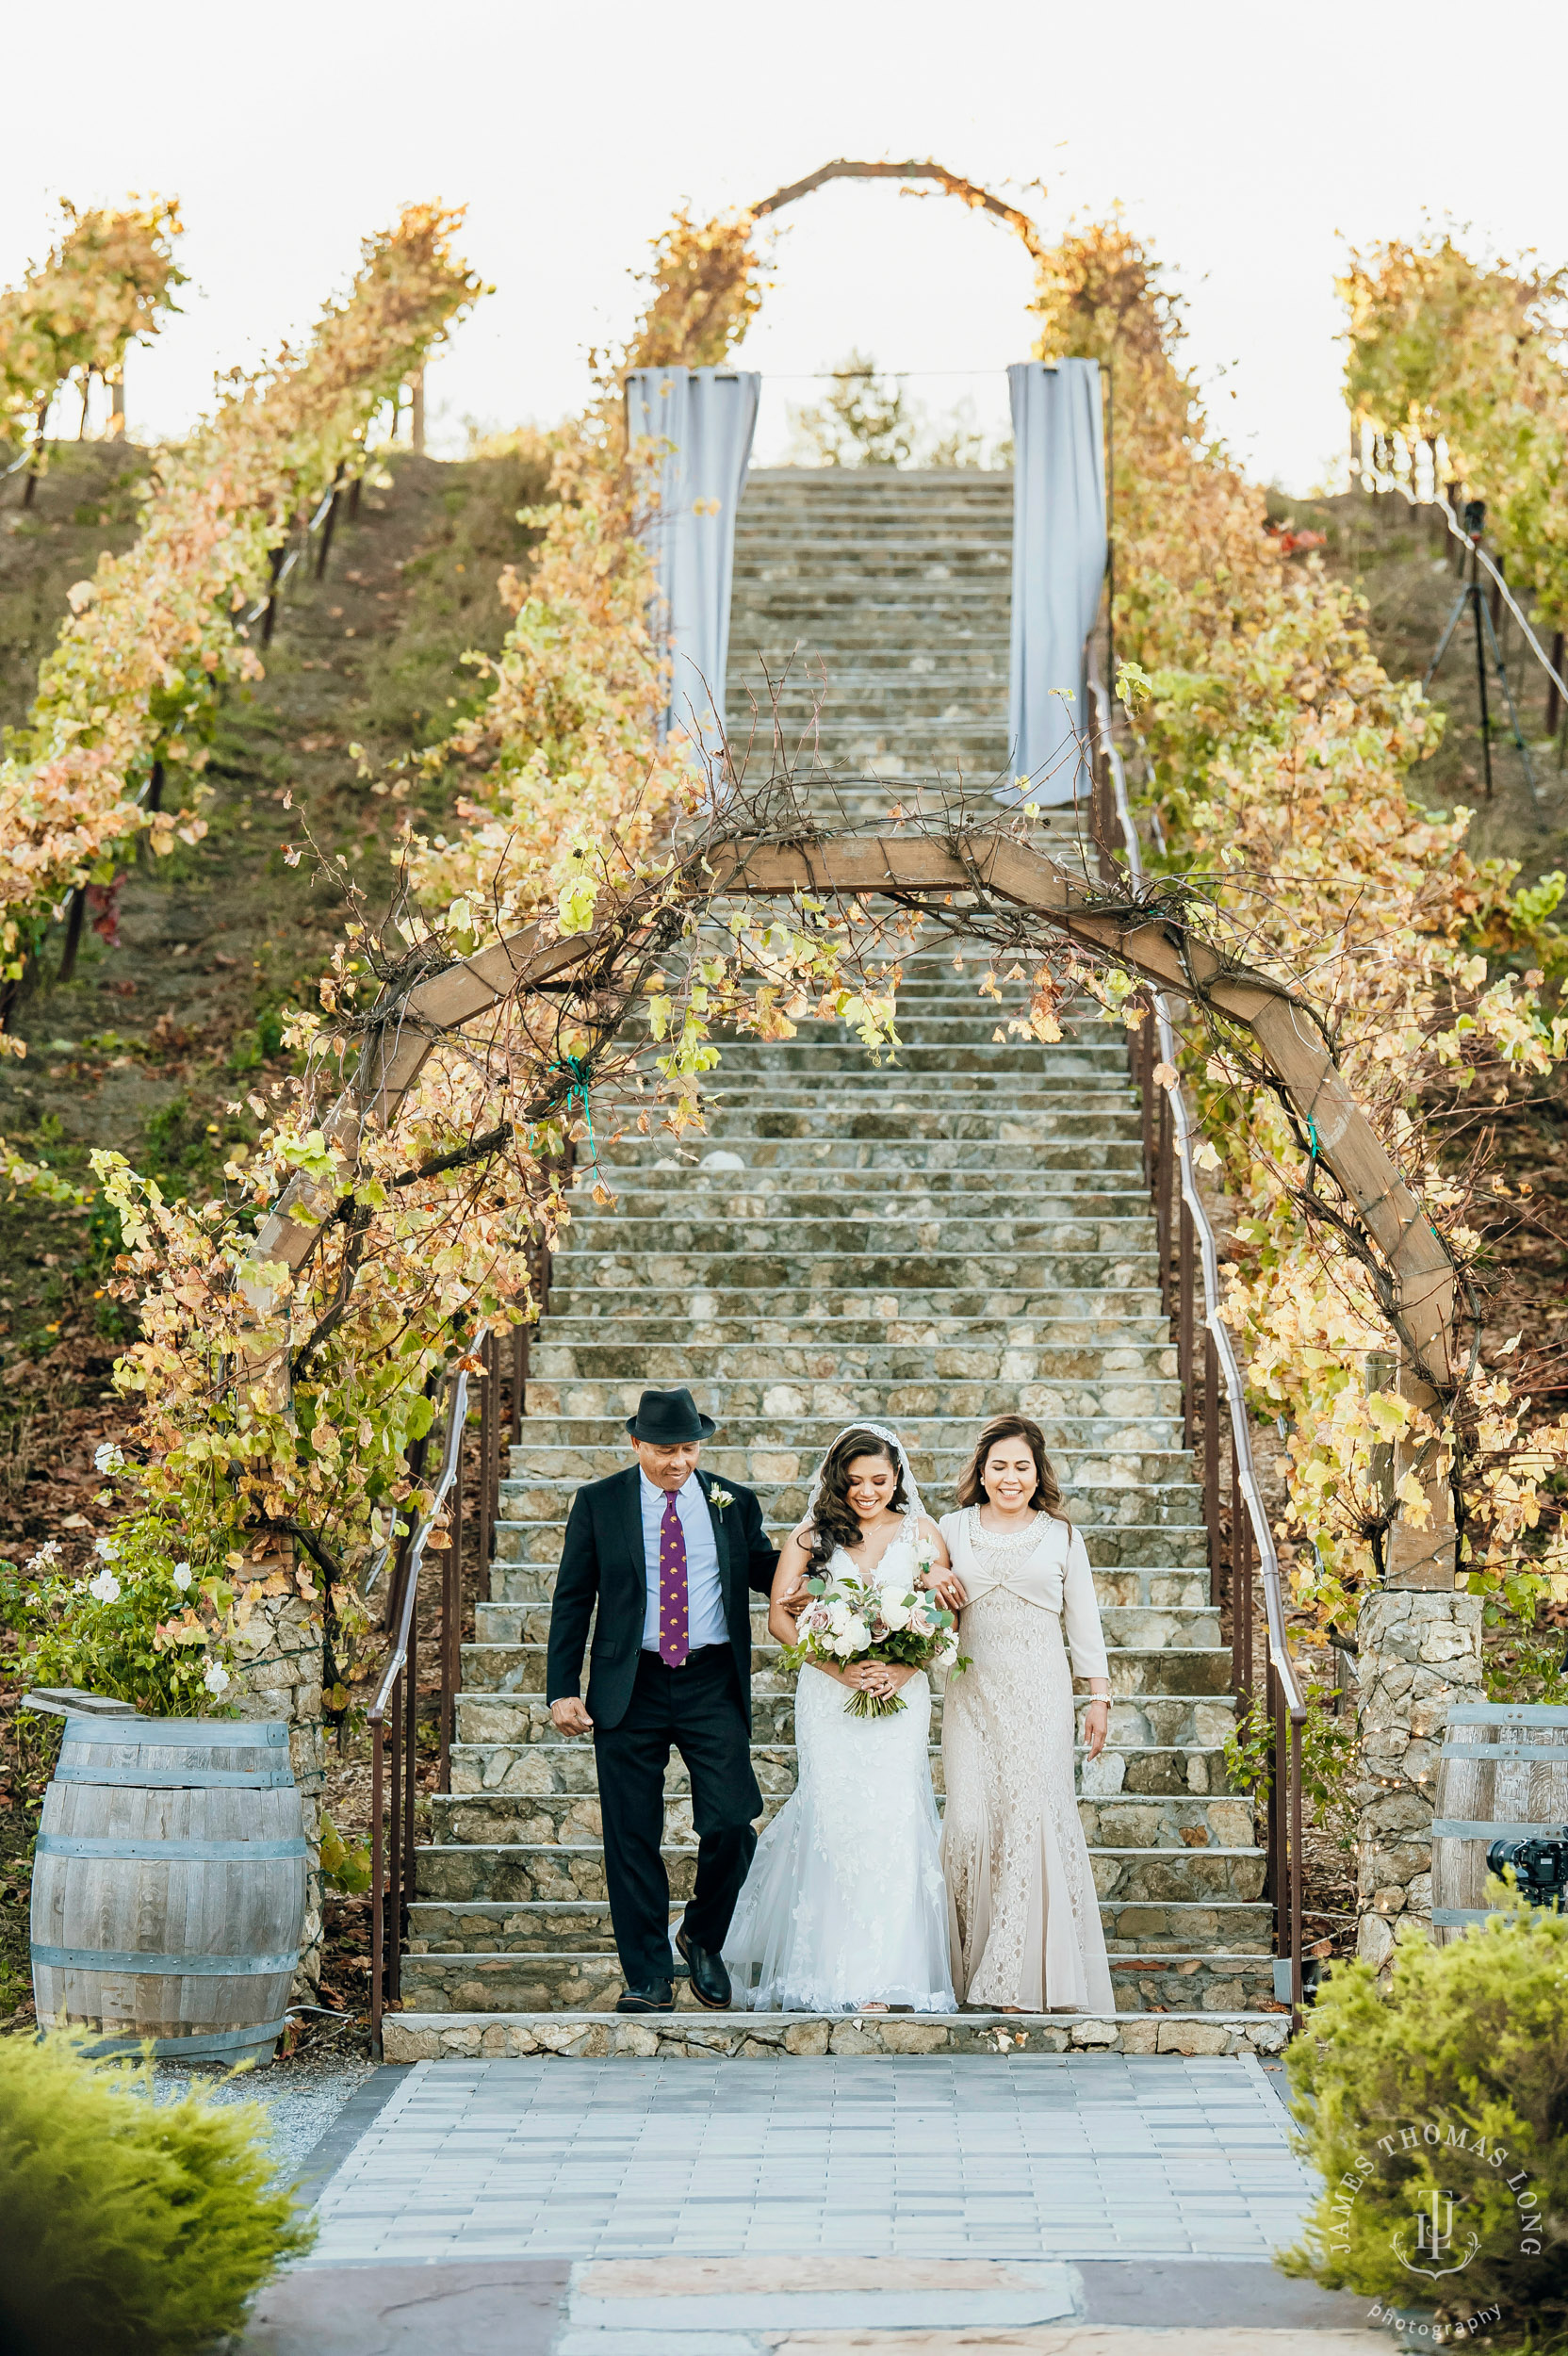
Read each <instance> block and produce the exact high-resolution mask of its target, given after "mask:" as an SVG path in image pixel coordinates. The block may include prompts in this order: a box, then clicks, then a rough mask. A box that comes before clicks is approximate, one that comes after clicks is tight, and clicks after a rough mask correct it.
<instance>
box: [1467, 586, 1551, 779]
mask: <svg viewBox="0 0 1568 2356" xmlns="http://www.w3.org/2000/svg"><path fill="white" fill-rule="evenodd" d="M1481 612H1482V614H1484V615H1485V616H1486V637H1487V644H1488V645H1489V646H1491V648H1492V661H1493V663H1494V664H1495V668H1496V673H1497V683H1498V685H1499V686H1500V687H1501V688H1502V691H1503V700H1504V702H1505V703H1506V704H1507V705H1508V716H1509V719H1510V721H1511V724H1512V728H1513V741H1514V743H1515V744H1517V745H1518V747H1519V758H1520V760H1521V761H1523V762H1524V764H1525V782H1526V784H1527V786H1528V787H1529V790H1530V799H1531V801H1532V802H1535V803H1537V804H1539V802H1540V800H1541V796H1540V794H1538V793H1537V791H1536V785H1535V767H1534V764H1533V762H1532V761H1531V760H1530V748H1529V746H1528V745H1527V744H1526V742H1525V732H1524V730H1523V728H1521V727H1520V726H1519V712H1518V709H1517V707H1516V705H1515V703H1514V700H1513V689H1512V687H1511V685H1510V683H1509V676H1508V666H1507V664H1506V663H1504V661H1503V650H1502V648H1501V646H1499V645H1498V644H1497V628H1496V624H1495V622H1494V621H1493V619H1492V610H1491V608H1490V606H1488V605H1487V604H1486V602H1485V601H1484V599H1483V600H1482V604H1481Z"/></svg>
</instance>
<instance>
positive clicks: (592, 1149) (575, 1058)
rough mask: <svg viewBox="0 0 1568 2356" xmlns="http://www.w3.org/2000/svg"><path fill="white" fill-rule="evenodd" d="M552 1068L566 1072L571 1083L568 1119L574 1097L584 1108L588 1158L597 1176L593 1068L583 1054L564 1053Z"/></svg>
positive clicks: (567, 1108) (567, 1106) (568, 1095)
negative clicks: (590, 1097)
mask: <svg viewBox="0 0 1568 2356" xmlns="http://www.w3.org/2000/svg"><path fill="white" fill-rule="evenodd" d="M550 1070H551V1071H552V1072H564V1073H565V1075H566V1078H567V1080H568V1082H569V1083H570V1085H569V1087H568V1088H567V1090H566V1119H567V1121H568V1122H570V1121H571V1117H572V1103H573V1100H574V1098H575V1099H576V1101H577V1102H578V1104H580V1106H581V1108H582V1118H583V1121H584V1123H585V1124H586V1127H587V1130H588V1158H589V1161H590V1162H591V1164H592V1166H593V1171H594V1175H595V1177H597V1176H598V1174H599V1149H598V1147H597V1146H596V1144H595V1142H594V1114H593V1108H592V1106H591V1105H590V1104H589V1102H588V1087H589V1082H590V1081H591V1080H592V1078H593V1071H592V1068H591V1066H590V1065H589V1064H588V1062H587V1061H586V1059H585V1058H584V1057H583V1056H581V1055H562V1056H560V1057H559V1058H558V1059H557V1060H556V1062H554V1063H552V1064H551V1066H550Z"/></svg>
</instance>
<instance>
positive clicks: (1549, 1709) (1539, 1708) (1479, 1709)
mask: <svg viewBox="0 0 1568 2356" xmlns="http://www.w3.org/2000/svg"><path fill="white" fill-rule="evenodd" d="M1448 1724H1449V1725H1450V1726H1489V1725H1495V1726H1562V1727H1564V1728H1568V1710H1561V1709H1559V1708H1558V1707H1557V1706H1556V1705H1555V1704H1553V1703H1550V1702H1462V1703H1461V1704H1460V1706H1459V1708H1458V1709H1457V1710H1449V1712H1448Z"/></svg>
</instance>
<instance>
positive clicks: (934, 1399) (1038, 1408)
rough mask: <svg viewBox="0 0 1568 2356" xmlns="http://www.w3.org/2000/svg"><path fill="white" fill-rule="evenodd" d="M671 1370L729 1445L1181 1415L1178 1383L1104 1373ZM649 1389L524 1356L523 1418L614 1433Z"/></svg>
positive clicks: (1159, 1422) (1159, 1421)
mask: <svg viewBox="0 0 1568 2356" xmlns="http://www.w3.org/2000/svg"><path fill="white" fill-rule="evenodd" d="M541 1354H542V1353H541ZM556 1354H557V1353H552V1355H556ZM706 1354H707V1355H709V1356H712V1355H713V1354H714V1353H712V1352H711V1351H710V1352H708V1353H706ZM672 1365H673V1366H674V1368H675V1370H676V1372H677V1373H678V1376H679V1377H682V1378H684V1382H685V1383H686V1384H687V1385H689V1386H690V1387H691V1389H692V1391H693V1393H694V1396H695V1398H696V1401H697V1405H698V1406H699V1407H701V1408H702V1409H703V1410H704V1411H705V1412H706V1413H707V1414H708V1415H711V1416H712V1417H713V1419H714V1421H715V1422H716V1423H717V1424H718V1425H719V1426H720V1428H721V1430H723V1431H725V1432H727V1433H728V1434H729V1436H730V1438H731V1439H734V1438H737V1437H738V1436H739V1435H740V1433H741V1432H742V1430H743V1428H744V1427H745V1426H746V1425H748V1424H751V1423H754V1422H757V1421H759V1420H760V1421H762V1422H763V1423H764V1424H767V1423H772V1422H773V1421H775V1420H776V1419H777V1418H784V1419H787V1420H791V1421H793V1420H798V1419H800V1418H804V1417H811V1418H814V1419H820V1420H822V1421H825V1422H830V1423H833V1424H834V1425H835V1426H837V1427H841V1426H842V1425H844V1424H846V1423H851V1422H853V1421H854V1420H855V1418H856V1417H857V1416H860V1415H870V1416H872V1417H874V1419H875V1420H876V1421H877V1422H879V1423H888V1422H892V1423H896V1424H900V1425H902V1424H903V1423H905V1422H912V1421H914V1420H915V1419H916V1418H919V1419H921V1420H926V1419H928V1418H931V1417H933V1416H936V1415H940V1416H942V1418H943V1419H944V1420H945V1421H947V1422H949V1423H954V1424H958V1425H962V1426H965V1427H968V1426H970V1425H972V1423H973V1421H974V1419H975V1417H976V1416H984V1415H1000V1414H1003V1413H1005V1412H1009V1411H1010V1412H1014V1413H1017V1414H1019V1415H1033V1416H1034V1417H1035V1418H1036V1420H1037V1421H1038V1422H1041V1423H1046V1422H1049V1423H1052V1424H1053V1425H1054V1427H1055V1428H1056V1429H1057V1430H1058V1431H1060V1430H1061V1429H1062V1428H1063V1418H1065V1417H1067V1416H1074V1417H1077V1418H1079V1419H1094V1420H1096V1421H1098V1422H1105V1423H1110V1424H1113V1425H1115V1426H1116V1427H1118V1428H1120V1427H1122V1426H1124V1425H1125V1424H1126V1423H1127V1422H1128V1421H1129V1420H1130V1419H1131V1418H1132V1417H1133V1416H1135V1415H1136V1416H1139V1417H1141V1418H1143V1419H1144V1428H1145V1429H1146V1430H1149V1431H1153V1430H1159V1431H1161V1432H1166V1433H1172V1432H1176V1431H1178V1429H1179V1426H1180V1420H1181V1413H1182V1392H1181V1385H1180V1383H1176V1382H1174V1381H1165V1382H1154V1381H1151V1380H1150V1379H1148V1378H1147V1377H1144V1378H1141V1379H1140V1378H1138V1377H1135V1376H1128V1375H1124V1374H1111V1375H1106V1376H1105V1377H1104V1378H1103V1381H1101V1382H1099V1383H1071V1382H1070V1381H1058V1382H1054V1383H1041V1382H1037V1381H1035V1382H1020V1381H1019V1380H1018V1379H1017V1378H1016V1377H1015V1378H1014V1379H1013V1381H1011V1382H1010V1383H1007V1384H1005V1385H1004V1386H1003V1388H1002V1389H1001V1391H1000V1392H999V1391H998V1388H997V1385H996V1384H995V1383H990V1382H985V1381H980V1382H971V1383H954V1382H951V1381H943V1380H942V1379H940V1378H939V1377H934V1376H932V1375H931V1374H930V1373H929V1372H928V1373H927V1374H926V1378H925V1379H924V1380H923V1381H912V1382H910V1381H907V1382H902V1383H900V1382H896V1381H895V1382H859V1383H857V1382H855V1381H853V1380H846V1379H845V1378H843V1377H841V1376H839V1377H833V1376H828V1377H820V1378H817V1379H814V1380H812V1379H808V1378H805V1377H802V1378H799V1379H791V1378H784V1379H780V1377H779V1375H778V1373H777V1370H776V1367H770V1368H769V1369H768V1371H767V1372H766V1373H764V1374H762V1375H760V1376H755V1377H753V1378H751V1379H750V1380H747V1379H746V1378H744V1377H743V1376H738V1375H725V1376H714V1375H712V1374H709V1373H706V1372H704V1371H703V1370H701V1369H699V1368H698V1367H696V1366H693V1365H692V1364H691V1363H690V1356H689V1353H687V1352H685V1351H680V1352H678V1353H676V1354H675V1355H674V1356H673V1358H672ZM650 1385H651V1386H653V1387H659V1385H658V1378H657V1376H655V1375H653V1374H650V1373H649V1372H648V1370H647V1367H646V1364H644V1365H642V1366H638V1368H637V1371H636V1373H635V1374H634V1375H632V1376H630V1377H629V1378H627V1379H623V1380H622V1381H621V1382H618V1383H616V1382H601V1383H594V1382H587V1381H584V1380H582V1379H580V1378H579V1379H578V1380H575V1381H574V1380H571V1379H570V1378H569V1377H568V1378H567V1379H558V1380H556V1381H553V1382H552V1381H551V1380H549V1379H548V1369H547V1368H544V1367H541V1368H540V1369H539V1370H538V1371H537V1372H535V1370H534V1367H533V1364H532V1358H531V1357H530V1366H529V1384H528V1419H529V1421H530V1422H533V1421H534V1420H535V1419H538V1420H540V1421H543V1420H544V1419H545V1418H546V1417H548V1416H554V1415H559V1416H564V1417H568V1418H572V1419H576V1420H581V1419H583V1418H586V1417H592V1418H597V1419H603V1418H608V1419H609V1420H610V1421H611V1422H612V1423H613V1426H614V1428H615V1430H616V1432H619V1430H620V1428H621V1427H622V1425H623V1424H624V1422H625V1419H626V1417H627V1416H628V1415H630V1414H631V1413H632V1411H633V1410H634V1409H635V1407H636V1405H637V1401H638V1399H639V1398H640V1396H641V1395H642V1393H643V1391H644V1390H645V1389H646V1388H648V1387H649V1386H650ZM1179 1444H1180V1443H1179V1441H1177V1440H1172V1442H1171V1445H1173V1446H1177V1445H1179Z"/></svg>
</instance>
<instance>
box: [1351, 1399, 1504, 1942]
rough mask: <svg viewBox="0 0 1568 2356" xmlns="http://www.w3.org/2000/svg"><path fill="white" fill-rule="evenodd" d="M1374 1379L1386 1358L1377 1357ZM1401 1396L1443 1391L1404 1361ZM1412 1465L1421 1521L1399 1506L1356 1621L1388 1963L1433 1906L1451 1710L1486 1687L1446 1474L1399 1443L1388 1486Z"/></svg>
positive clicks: (1366, 1890) (1477, 1608)
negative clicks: (1463, 1587) (1401, 1929)
mask: <svg viewBox="0 0 1568 2356" xmlns="http://www.w3.org/2000/svg"><path fill="white" fill-rule="evenodd" d="M1367 1372H1368V1380H1369V1383H1370V1384H1371V1385H1372V1387H1376V1388H1380V1387H1382V1385H1381V1382H1380V1369H1379V1368H1377V1367H1376V1366H1372V1365H1369V1366H1368V1369H1367ZM1398 1387H1399V1391H1400V1394H1401V1396H1402V1397H1404V1398H1406V1399H1410V1400H1411V1401H1412V1403H1413V1405H1415V1406H1418V1407H1420V1408H1422V1409H1424V1410H1425V1409H1429V1408H1430V1407H1431V1406H1432V1405H1433V1404H1434V1399H1435V1394H1434V1393H1433V1392H1432V1391H1431V1390H1430V1389H1429V1388H1428V1387H1427V1385H1426V1384H1424V1383H1421V1382H1420V1381H1419V1379H1418V1378H1417V1377H1415V1376H1414V1375H1413V1373H1412V1371H1411V1370H1410V1369H1409V1368H1408V1367H1405V1368H1402V1369H1401V1371H1400V1376H1399V1384H1398ZM1411 1470H1414V1471H1415V1472H1416V1474H1417V1478H1418V1479H1419V1480H1420V1481H1421V1484H1422V1487H1423V1490H1424V1491H1425V1494H1426V1497H1427V1501H1428V1506H1429V1520H1428V1523H1427V1525H1426V1527H1425V1528H1421V1527H1418V1526H1417V1524H1416V1523H1414V1522H1413V1521H1411V1520H1410V1519H1408V1518H1407V1517H1406V1516H1405V1515H1404V1514H1399V1515H1398V1516H1397V1518H1396V1519H1395V1521H1394V1522H1393V1524H1392V1525H1391V1526H1390V1529H1389V1533H1388V1557H1387V1568H1386V1571H1385V1575H1384V1579H1383V1583H1382V1585H1381V1586H1380V1587H1378V1588H1373V1589H1371V1590H1369V1591H1368V1593H1367V1594H1366V1595H1364V1598H1363V1600H1362V1606H1361V1611H1360V1612H1359V1614H1358V1616H1357V1621H1356V1644H1357V1660H1356V1731H1357V1738H1358V1745H1359V1754H1360V1757H1359V1773H1358V1780H1357V1782H1356V1784H1355V1785H1354V1787H1353V1797H1354V1799H1355V1803H1356V1809H1357V1826H1356V1835H1357V1838H1356V1853H1357V1857H1356V1862H1357V1873H1356V1885H1357V1910H1358V1913H1359V1916H1360V1922H1359V1924H1358V1928H1357V1935H1356V1953H1357V1954H1358V1955H1361V1956H1362V1957H1364V1960H1365V1961H1366V1962H1368V1963H1370V1964H1372V1965H1373V1966H1374V1967H1375V1968H1376V1969H1377V1970H1379V1971H1381V1970H1382V1968H1383V1966H1384V1965H1385V1964H1386V1962H1387V1961H1388V1958H1389V1956H1390V1955H1392V1954H1393V1952H1394V1934H1395V1926H1396V1925H1397V1923H1398V1922H1401V1921H1404V1920H1407V1919H1408V1920H1413V1921H1416V1922H1425V1923H1426V1924H1427V1926H1428V1929H1430V1921H1431V1909H1432V1842H1431V1831H1430V1825H1431V1821H1432V1813H1433V1810H1432V1801H1433V1795H1434V1792H1435V1788H1436V1782H1437V1760H1438V1753H1439V1751H1440V1749H1441V1748H1442V1743H1443V1729H1444V1726H1445V1725H1446V1721H1447V1716H1448V1711H1449V1710H1450V1709H1451V1708H1452V1707H1453V1706H1454V1704H1455V1703H1456V1702H1466V1701H1475V1700H1478V1699H1479V1697H1480V1684H1481V1598H1480V1597H1479V1596H1478V1595H1461V1594H1459V1593H1458V1592H1457V1590H1456V1586H1455V1577H1456V1569H1457V1562H1456V1546H1455V1531H1454V1523H1453V1508H1452V1500H1451V1497H1450V1494H1449V1490H1448V1483H1447V1479H1446V1472H1445V1471H1444V1469H1443V1467H1442V1466H1440V1465H1430V1464H1428V1463H1427V1462H1426V1461H1425V1460H1424V1459H1423V1458H1422V1457H1420V1456H1419V1455H1418V1454H1413V1453H1412V1452H1410V1451H1408V1450H1407V1449H1405V1448H1397V1449H1396V1450H1395V1451H1394V1461H1393V1463H1392V1464H1391V1465H1390V1466H1389V1468H1388V1479H1389V1483H1390V1494H1392V1493H1393V1491H1394V1490H1395V1489H1397V1485H1398V1483H1399V1481H1401V1480H1402V1479H1403V1478H1404V1476H1405V1474H1406V1473H1407V1472H1408V1471H1411Z"/></svg>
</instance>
